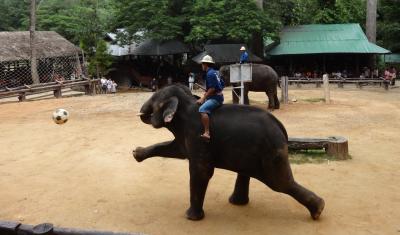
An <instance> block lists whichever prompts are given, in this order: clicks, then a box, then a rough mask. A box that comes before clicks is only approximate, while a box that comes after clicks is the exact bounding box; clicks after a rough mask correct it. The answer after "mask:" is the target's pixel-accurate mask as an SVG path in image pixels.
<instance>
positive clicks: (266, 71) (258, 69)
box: [219, 64, 280, 110]
mask: <svg viewBox="0 0 400 235" xmlns="http://www.w3.org/2000/svg"><path fill="white" fill-rule="evenodd" d="M219 71H220V75H221V77H222V78H223V79H224V81H225V84H227V83H228V82H229V80H230V72H229V66H227V65H225V66H222V67H221V68H220V70H219ZM278 84H279V77H278V74H277V73H276V72H275V70H274V69H273V68H271V67H270V66H268V65H264V64H252V82H246V83H244V104H247V105H248V104H249V103H250V102H249V97H248V93H249V91H255V92H265V93H266V94H267V96H268V109H270V110H273V109H279V108H280V104H279V99H278ZM234 85H235V84H234ZM235 86H236V87H237V86H238V85H237V84H236V85H235ZM235 92H236V94H240V89H233V90H232V99H233V103H234V104H237V103H238V101H239V98H238V97H237V95H236V94H235Z"/></svg>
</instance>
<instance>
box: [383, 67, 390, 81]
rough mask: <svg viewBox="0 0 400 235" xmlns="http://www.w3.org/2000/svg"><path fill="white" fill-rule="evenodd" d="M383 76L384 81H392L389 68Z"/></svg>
mask: <svg viewBox="0 0 400 235" xmlns="http://www.w3.org/2000/svg"><path fill="white" fill-rule="evenodd" d="M383 75H384V76H383V79H384V80H387V81H390V80H391V75H390V71H389V69H388V68H386V69H385V72H384V74H383Z"/></svg>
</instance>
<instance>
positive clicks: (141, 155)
mask: <svg viewBox="0 0 400 235" xmlns="http://www.w3.org/2000/svg"><path fill="white" fill-rule="evenodd" d="M132 155H133V157H134V158H135V159H136V161H137V162H142V161H143V160H144V159H146V157H145V156H146V153H145V148H142V147H137V148H136V149H134V150H133V151H132Z"/></svg>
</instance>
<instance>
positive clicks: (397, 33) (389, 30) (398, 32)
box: [377, 0, 400, 52]
mask: <svg viewBox="0 0 400 235" xmlns="http://www.w3.org/2000/svg"><path fill="white" fill-rule="evenodd" d="M378 7H379V9H378V12H379V16H380V18H379V21H378V25H377V31H378V32H377V38H378V42H379V43H380V44H382V45H383V46H384V47H386V48H388V49H389V50H391V51H392V52H400V3H399V1H397V0H381V1H380V2H379V5H378Z"/></svg>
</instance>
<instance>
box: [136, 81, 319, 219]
mask: <svg viewBox="0 0 400 235" xmlns="http://www.w3.org/2000/svg"><path fill="white" fill-rule="evenodd" d="M198 109H199V106H198V104H197V103H196V98H194V97H193V96H192V94H191V92H190V90H189V89H188V88H187V87H185V86H182V85H172V86H168V87H165V88H163V89H161V90H159V91H157V92H156V93H154V95H153V96H152V97H151V98H150V99H149V100H148V101H147V102H146V103H145V104H143V106H142V108H141V109H140V114H139V115H140V118H141V120H142V121H143V122H144V123H146V124H151V125H152V126H153V127H154V128H162V127H165V128H167V129H168V130H169V131H170V132H171V133H172V134H173V135H174V139H173V140H171V141H166V142H162V143H158V144H155V145H151V146H148V147H145V148H143V147H138V148H136V149H135V150H134V151H133V156H134V157H135V159H136V160H137V161H138V162H141V161H143V160H145V159H147V158H150V157H155V156H160V157H167V158H177V159H188V160H189V173H190V207H189V209H188V210H187V211H186V216H187V218H188V219H190V220H200V219H202V218H203V217H204V211H203V203H204V197H205V194H206V190H207V186H208V182H209V180H210V179H211V177H212V176H213V174H214V168H221V169H226V170H230V171H234V172H237V173H238V176H237V179H236V184H235V188H234V191H233V194H232V195H231V197H230V198H229V202H230V203H232V204H234V205H244V204H247V203H248V201H249V182H250V177H251V178H254V179H257V180H259V181H261V182H262V183H264V184H265V185H267V186H269V187H270V188H271V189H273V190H275V191H277V192H281V193H286V194H288V195H290V196H292V197H293V198H294V199H296V200H297V201H298V202H299V203H301V204H302V205H303V206H305V207H306V208H307V209H308V211H309V212H310V215H311V217H312V218H313V219H318V218H319V216H320V215H321V213H322V210H323V209H324V205H325V203H324V200H323V199H322V198H320V197H319V196H317V195H316V194H315V193H313V192H311V191H310V190H308V189H306V188H304V187H303V186H301V185H300V184H298V183H297V182H296V181H295V180H294V178H293V175H292V171H291V168H290V165H289V159H288V136H287V133H286V130H285V128H284V127H283V125H282V123H281V122H279V121H278V120H277V119H276V118H275V117H274V116H273V115H272V114H271V113H269V112H267V111H264V110H262V109H259V108H256V107H252V106H248V105H234V104H225V105H222V106H221V107H219V108H218V109H216V110H214V112H213V114H212V115H211V116H210V134H211V136H212V138H211V140H210V142H209V143H206V142H205V141H203V140H202V139H201V137H200V134H201V133H203V132H204V128H203V125H202V123H201V115H200V114H199V112H198Z"/></svg>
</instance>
